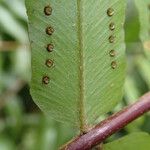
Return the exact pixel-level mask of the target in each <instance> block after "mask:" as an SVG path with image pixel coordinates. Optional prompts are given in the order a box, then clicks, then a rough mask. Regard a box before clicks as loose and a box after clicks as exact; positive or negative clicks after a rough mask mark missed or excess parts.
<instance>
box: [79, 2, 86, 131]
mask: <svg viewBox="0 0 150 150" xmlns="http://www.w3.org/2000/svg"><path fill="white" fill-rule="evenodd" d="M82 12H83V6H82V0H77V26H78V41H79V59H80V60H79V61H80V64H79V89H80V90H79V92H80V98H79V122H80V132H81V133H84V132H86V118H85V107H84V99H85V97H84V60H83V59H84V58H83V25H82V21H83V14H82Z"/></svg>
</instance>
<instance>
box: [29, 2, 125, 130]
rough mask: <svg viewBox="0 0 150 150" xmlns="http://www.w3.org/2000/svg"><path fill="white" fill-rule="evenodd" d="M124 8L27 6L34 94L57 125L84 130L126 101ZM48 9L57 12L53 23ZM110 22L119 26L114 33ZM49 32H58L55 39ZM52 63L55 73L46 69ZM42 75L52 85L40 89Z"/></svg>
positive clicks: (80, 4)
mask: <svg viewBox="0 0 150 150" xmlns="http://www.w3.org/2000/svg"><path fill="white" fill-rule="evenodd" d="M91 3H93V4H92V5H91ZM125 3H126V2H125V1H122V2H120V1H119V0H114V1H112V2H109V1H108V0H107V1H106V0H105V1H104V0H102V1H93V2H89V1H87V0H83V1H80V0H74V1H71V2H70V1H69V0H68V1H66V0H62V1H54V0H50V1H46V0H42V1H40V2H34V1H33V0H30V1H29V0H28V1H26V5H27V10H28V17H29V21H30V22H29V35H30V41H32V45H31V47H32V70H33V75H32V83H31V94H32V97H33V99H34V100H35V102H36V103H37V104H39V106H40V107H41V108H42V110H44V111H45V112H47V113H48V114H50V115H51V116H52V117H54V118H55V119H57V120H59V121H68V122H71V123H73V124H74V125H76V126H78V127H79V126H80V128H81V130H84V129H82V128H85V126H86V125H87V124H88V125H89V124H92V123H93V122H95V120H96V119H97V118H99V116H100V115H103V114H105V113H107V112H108V111H110V110H111V109H112V108H113V107H114V106H115V105H116V103H117V102H119V100H120V99H121V97H122V91H123V90H122V87H123V84H124V78H125V55H124V52H125V44H124V31H123V22H124V16H125ZM47 5H50V6H51V7H52V9H53V12H52V15H51V16H50V17H48V16H45V15H44V13H43V9H44V7H45V6H47ZM111 7H113V8H114V9H115V15H114V16H113V17H109V16H108V15H107V9H108V8H111ZM91 10H92V11H91ZM111 22H115V27H116V30H115V31H113V32H112V31H110V29H109V24H110V23H111ZM47 26H52V27H54V30H55V31H54V33H53V35H52V36H48V35H46V33H45V29H46V27H47ZM111 35H115V36H116V42H115V43H114V44H112V43H109V37H110V36H111ZM37 37H39V38H37ZM49 42H52V43H53V44H54V45H55V49H54V51H53V52H51V53H48V52H47V51H46V49H45V48H44V47H45V45H46V44H48V43H49ZM112 48H114V49H115V50H116V51H117V56H116V57H115V58H113V57H110V56H109V51H110V50H111V49H112ZM39 56H40V58H39ZM49 58H50V59H52V60H54V63H55V67H53V68H51V69H49V68H47V67H46V66H45V63H44V61H45V60H46V59H49ZM112 62H114V63H115V62H117V63H118V64H117V68H114V69H112V67H111V63H112ZM114 65H116V64H114ZM114 67H116V66H114ZM43 75H46V76H47V75H48V76H49V77H50V79H51V80H50V84H48V85H44V84H42V83H41V80H42V77H43ZM106 101H107V103H106ZM109 103H111V105H110V104H109ZM99 108H100V109H99Z"/></svg>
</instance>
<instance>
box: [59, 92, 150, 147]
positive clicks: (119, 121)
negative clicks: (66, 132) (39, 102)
mask: <svg viewBox="0 0 150 150" xmlns="http://www.w3.org/2000/svg"><path fill="white" fill-rule="evenodd" d="M148 111H150V92H149V93H147V94H145V95H144V96H142V97H141V98H140V99H139V100H138V101H137V102H136V103H134V104H132V105H130V106H128V107H126V108H124V109H123V110H121V111H119V112H118V113H116V114H114V115H112V116H110V117H109V118H107V119H106V120H104V121H102V122H101V123H99V124H98V125H96V126H95V127H94V128H93V129H91V130H90V131H89V132H88V133H87V134H84V135H82V136H78V137H76V138H75V139H74V140H73V141H71V142H70V143H68V144H67V145H65V146H64V147H62V148H61V150H90V149H91V148H92V147H94V146H96V145H98V144H99V143H102V142H103V141H104V140H105V139H107V138H108V137H110V136H111V135H112V134H114V133H116V132H117V131H119V130H121V129H122V128H123V127H125V126H126V125H127V124H129V123H130V122H132V121H133V120H135V119H136V118H138V117H140V116H141V115H143V114H144V113H146V112H148Z"/></svg>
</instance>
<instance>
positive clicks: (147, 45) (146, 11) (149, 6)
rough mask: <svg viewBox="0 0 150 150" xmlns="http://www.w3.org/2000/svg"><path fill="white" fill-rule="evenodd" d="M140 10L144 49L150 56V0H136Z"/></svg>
mask: <svg viewBox="0 0 150 150" xmlns="http://www.w3.org/2000/svg"><path fill="white" fill-rule="evenodd" d="M134 1H135V5H136V7H137V9H138V12H139V22H140V35H139V36H140V39H141V41H142V44H143V47H144V50H145V52H146V54H147V56H148V57H149V58H150V54H149V51H150V1H149V0H144V1H141V0H134Z"/></svg>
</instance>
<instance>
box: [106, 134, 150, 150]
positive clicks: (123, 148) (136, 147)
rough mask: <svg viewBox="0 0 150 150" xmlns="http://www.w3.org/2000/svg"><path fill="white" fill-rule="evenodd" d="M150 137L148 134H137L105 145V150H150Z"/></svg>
mask: <svg viewBox="0 0 150 150" xmlns="http://www.w3.org/2000/svg"><path fill="white" fill-rule="evenodd" d="M149 141H150V136H149V134H147V133H144V132H143V133H142V132H139V133H138V132H137V133H132V134H130V135H128V136H125V137H123V138H121V139H119V140H116V141H114V142H111V143H108V144H105V145H104V150H148V149H150V142H149Z"/></svg>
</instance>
